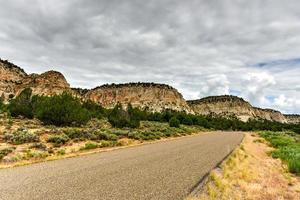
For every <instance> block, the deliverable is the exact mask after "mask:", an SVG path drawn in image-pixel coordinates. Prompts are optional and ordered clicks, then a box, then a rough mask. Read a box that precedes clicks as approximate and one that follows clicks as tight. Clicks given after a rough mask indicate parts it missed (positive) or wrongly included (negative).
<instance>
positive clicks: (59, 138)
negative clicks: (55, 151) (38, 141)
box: [47, 134, 70, 145]
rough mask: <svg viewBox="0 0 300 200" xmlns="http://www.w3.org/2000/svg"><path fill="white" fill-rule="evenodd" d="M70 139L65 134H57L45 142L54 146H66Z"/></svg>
mask: <svg viewBox="0 0 300 200" xmlns="http://www.w3.org/2000/svg"><path fill="white" fill-rule="evenodd" d="M69 140H70V138H69V137H68V136H67V135H66V134H58V135H51V136H50V137H49V138H48V139H47V142H50V143H54V144H56V145H63V144H66V143H67V142H68V141H69Z"/></svg>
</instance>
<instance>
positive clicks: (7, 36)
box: [0, 0, 300, 113]
mask: <svg viewBox="0 0 300 200" xmlns="http://www.w3.org/2000/svg"><path fill="white" fill-rule="evenodd" d="M245 8H247V10H245ZM299 8H300V1H298V0H289V1H288V3H287V2H283V1H281V0H265V1H261V0H252V1H248V0H224V1H217V0H211V1H207V0H186V1H181V0H152V1H140V0H124V1H115V0H111V1H109V0H89V1H83V0H77V1H61V0H52V1H44V0H28V1H26V2H25V1H19V0H10V1H3V2H1V6H0V27H1V29H0V47H1V48H0V56H1V57H2V58H3V59H8V60H10V61H12V62H14V63H15V64H19V65H21V66H22V67H24V68H25V70H26V71H28V72H37V73H39V72H42V71H45V70H49V69H55V70H59V71H61V72H63V73H64V74H65V75H66V77H67V79H68V81H69V82H70V83H71V85H72V86H73V87H95V86H97V85H99V84H103V83H107V82H108V83H111V82H117V83H118V82H129V81H150V82H151V81H154V82H161V83H167V84H171V85H172V86H175V87H176V88H178V89H179V91H180V92H182V93H183V95H184V97H185V98H186V99H189V98H199V97H203V96H206V95H218V94H226V93H231V91H235V93H240V94H241V95H242V96H243V97H246V98H247V99H248V100H250V101H251V103H253V104H255V105H256V106H268V107H276V108H278V107H279V106H277V105H275V102H274V98H279V96H280V95H282V94H283V95H285V97H286V98H288V99H294V100H293V101H296V99H300V93H299V91H300V83H299V82H300V81H299V74H300V68H299V65H300V62H299V63H297V62H293V63H291V62H289V61H291V60H293V59H294V58H299V52H300V26H299V18H300V13H299ZM278 60H280V61H281V62H280V63H281V64H280V65H276V66H273V65H262V66H259V65H257V63H262V62H266V63H272V62H274V61H278ZM282 61H284V62H282ZM291 65H293V66H291ZM87 77H89V78H87ZM270 97H271V98H270ZM252 101H253V102H252ZM280 109H281V110H289V112H298V113H300V109H299V107H298V106H291V107H289V106H288V105H287V104H284V105H283V106H280ZM293 109H294V110H293Z"/></svg>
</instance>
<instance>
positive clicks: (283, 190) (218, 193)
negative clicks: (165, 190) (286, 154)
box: [187, 133, 300, 200]
mask: <svg viewBox="0 0 300 200" xmlns="http://www.w3.org/2000/svg"><path fill="white" fill-rule="evenodd" d="M271 150H272V148H271V147H269V146H268V145H267V142H266V141H265V140H263V139H261V138H260V137H258V136H257V135H256V134H253V133H252V134H250V133H247V134H245V138H244V140H243V142H242V144H241V145H240V146H239V147H238V148H237V149H236V150H235V151H234V152H233V153H232V154H231V156H229V157H228V159H226V160H225V161H224V162H223V163H222V164H221V165H220V167H219V168H216V169H214V170H213V171H212V172H211V173H210V174H209V176H208V178H207V180H206V183H205V184H204V186H203V187H202V190H200V191H199V192H198V193H194V194H193V196H190V197H188V198H187V199H188V200H200V199H265V200H268V199H270V200H271V199H300V179H299V177H296V176H294V175H292V174H290V173H289V172H288V170H287V167H286V165H285V164H283V163H282V162H281V161H280V160H279V159H274V158H272V157H271V156H269V152H270V151H271Z"/></svg>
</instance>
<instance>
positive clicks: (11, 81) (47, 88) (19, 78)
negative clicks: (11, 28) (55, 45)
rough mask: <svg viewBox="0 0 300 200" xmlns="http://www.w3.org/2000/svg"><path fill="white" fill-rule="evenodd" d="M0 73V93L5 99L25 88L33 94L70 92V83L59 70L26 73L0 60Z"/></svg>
mask: <svg viewBox="0 0 300 200" xmlns="http://www.w3.org/2000/svg"><path fill="white" fill-rule="evenodd" d="M0 74H1V76H0V95H1V96H2V97H3V98H4V100H5V101H7V100H9V98H12V97H14V96H16V95H18V94H20V93H21V92H22V91H23V90H24V89H25V88H31V89H32V92H33V94H37V95H48V96H49V95H54V94H60V93H62V92H64V91H70V92H71V88H70V85H69V84H68V82H67V81H66V79H65V77H64V76H63V75H62V74H61V73H60V72H56V71H48V72H45V73H42V74H30V75H28V74H26V73H25V72H24V70H23V69H21V68H20V67H18V66H16V65H14V64H12V63H10V62H8V61H3V60H0Z"/></svg>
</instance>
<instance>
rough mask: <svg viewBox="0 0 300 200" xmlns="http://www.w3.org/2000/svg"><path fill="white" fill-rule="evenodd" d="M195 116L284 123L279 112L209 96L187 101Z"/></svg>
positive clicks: (241, 100) (242, 101)
mask: <svg viewBox="0 0 300 200" xmlns="http://www.w3.org/2000/svg"><path fill="white" fill-rule="evenodd" d="M187 103H188V104H189V106H190V107H191V109H192V110H193V111H194V112H195V113H196V114H203V115H208V114H216V115H222V116H231V115H234V116H236V117H237V118H239V119H240V120H242V121H247V120H249V119H266V120H270V121H277V122H282V123H286V122H287V120H286V118H285V116H284V115H283V114H282V113H280V112H279V111H275V110H272V109H262V108H256V107H253V106H252V105H251V104H250V103H249V102H247V101H245V100H244V99H242V98H240V97H237V96H232V95H222V96H211V97H205V98H203V99H198V100H191V101H187Z"/></svg>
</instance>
